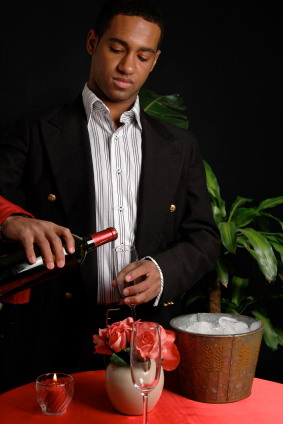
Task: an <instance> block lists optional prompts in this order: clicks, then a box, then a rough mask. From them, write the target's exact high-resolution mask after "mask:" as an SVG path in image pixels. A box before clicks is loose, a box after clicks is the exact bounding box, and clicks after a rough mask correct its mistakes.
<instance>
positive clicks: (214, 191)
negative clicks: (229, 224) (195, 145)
mask: <svg viewBox="0 0 283 424" xmlns="http://www.w3.org/2000/svg"><path fill="white" fill-rule="evenodd" d="M203 164H204V169H205V174H206V185H207V190H208V192H209V194H210V196H211V199H212V205H213V211H214V219H215V221H216V222H219V216H221V217H222V219H224V218H225V216H226V207H225V202H224V200H223V199H222V197H221V195H220V189H219V184H218V181H217V178H216V175H215V174H214V172H213V171H212V168H211V166H210V165H209V164H208V163H207V162H206V161H205V160H204V161H203ZM215 212H216V213H215Z"/></svg>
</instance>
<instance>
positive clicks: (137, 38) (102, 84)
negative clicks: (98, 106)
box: [87, 15, 160, 106]
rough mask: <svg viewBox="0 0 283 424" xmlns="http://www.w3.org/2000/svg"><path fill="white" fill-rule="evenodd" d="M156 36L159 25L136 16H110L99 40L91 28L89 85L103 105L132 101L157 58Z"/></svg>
mask: <svg viewBox="0 0 283 424" xmlns="http://www.w3.org/2000/svg"><path fill="white" fill-rule="evenodd" d="M159 39H160V28H159V26H158V25H156V24H154V23H152V22H148V21H145V20H144V19H142V18H140V17H137V16H126V15H116V16H114V18H113V19H112V21H111V24H110V26H109V28H108V29H107V31H106V32H105V33H104V34H103V36H102V37H101V38H100V39H98V38H97V36H96V34H95V32H94V31H93V30H91V31H90V32H89V34H88V38H87V50H88V52H89V53H90V54H91V55H92V62H91V70H90V76H89V82H88V86H89V88H90V89H91V90H92V91H93V92H94V93H95V94H96V95H97V96H98V97H99V98H100V99H101V100H103V101H104V102H106V104H107V103H108V104H109V103H112V102H114V103H117V102H124V103H125V105H126V106H128V105H130V104H132V103H133V102H134V101H135V98H136V96H137V94H138V91H139V89H140V87H141V86H142V85H143V84H144V82H145V81H146V79H147V77H148V75H149V73H150V72H151V71H152V69H153V68H154V66H155V63H156V61H157V59H158V56H159V54H160V50H157V46H158V43H159Z"/></svg>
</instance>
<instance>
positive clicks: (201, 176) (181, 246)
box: [151, 139, 220, 302]
mask: <svg viewBox="0 0 283 424" xmlns="http://www.w3.org/2000/svg"><path fill="white" fill-rule="evenodd" d="M188 156H189V161H188V173H187V175H186V177H185V184H184V186H185V189H184V191H183V192H182V196H178V197H177V198H176V199H175V200H176V201H175V203H176V205H177V209H178V205H179V204H180V202H182V204H183V210H184V215H183V217H182V219H181V220H180V225H179V227H178V230H177V232H178V236H177V237H176V238H175V241H173V242H171V243H170V244H169V245H167V246H166V248H165V249H161V251H159V252H155V253H154V254H152V255H151V256H152V257H153V258H154V259H155V260H156V261H157V263H158V264H159V266H160V268H161V270H162V272H163V276H164V289H163V294H162V297H161V301H162V302H168V301H170V300H172V299H174V298H175V297H177V296H178V295H180V294H181V293H184V292H185V291H187V290H188V289H189V288H191V287H192V286H193V285H194V284H195V283H196V282H198V281H200V280H201V279H202V278H203V277H205V275H207V274H208V273H209V272H211V271H212V270H213V268H214V265H215V262H216V260H217V257H218V254H219V251H220V237H219V231H218V228H217V225H216V223H215V221H214V218H213V214H212V208H211V202H210V199H209V195H208V191H207V186H206V177H205V171H204V166H203V160H202V157H201V154H200V152H199V148H198V143H197V140H196V139H195V140H194V142H193V147H192V150H191V152H190V155H188ZM180 197H181V199H180ZM172 216H173V214H172ZM168 230H169V228H167V231H168ZM165 233H166V232H165Z"/></svg>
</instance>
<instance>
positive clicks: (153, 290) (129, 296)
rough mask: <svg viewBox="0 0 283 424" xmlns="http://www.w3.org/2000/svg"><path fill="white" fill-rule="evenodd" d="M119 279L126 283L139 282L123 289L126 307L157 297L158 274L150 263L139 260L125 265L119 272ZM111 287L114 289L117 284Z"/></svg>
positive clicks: (159, 285) (159, 287) (158, 290)
mask: <svg viewBox="0 0 283 424" xmlns="http://www.w3.org/2000/svg"><path fill="white" fill-rule="evenodd" d="M119 279H120V280H122V279H124V281H127V282H130V281H134V280H137V281H140V282H138V283H136V284H135V285H134V286H129V287H127V288H126V289H124V291H123V295H124V296H126V298H125V299H124V303H125V304H126V305H129V304H139V303H145V302H149V301H150V300H151V299H154V298H155V297H156V296H158V294H159V293H160V290H161V280H160V273H159V271H158V269H157V267H156V265H155V264H154V262H152V261H147V260H141V261H137V262H133V263H131V264H129V265H127V266H126V267H125V268H124V269H123V270H122V271H120V272H119ZM112 285H113V286H114V287H115V286H116V285H117V282H116V281H114V282H113V283H112Z"/></svg>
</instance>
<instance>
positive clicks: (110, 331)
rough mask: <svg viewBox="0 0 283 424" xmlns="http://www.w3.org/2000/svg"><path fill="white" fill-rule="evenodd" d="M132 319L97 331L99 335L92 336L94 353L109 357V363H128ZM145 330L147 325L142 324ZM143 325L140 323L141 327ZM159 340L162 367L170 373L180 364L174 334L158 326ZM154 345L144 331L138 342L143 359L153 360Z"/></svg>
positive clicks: (153, 341)
mask: <svg viewBox="0 0 283 424" xmlns="http://www.w3.org/2000/svg"><path fill="white" fill-rule="evenodd" d="M139 321H140V320H138V321H134V320H133V318H130V317H129V318H126V319H124V320H123V321H119V322H115V323H114V324H112V325H109V326H108V327H107V328H103V329H99V334H98V335H97V334H96V335H94V336H93V341H94V344H95V353H100V354H104V355H110V358H109V359H110V361H112V362H114V363H116V364H117V365H127V364H129V362H130V355H129V353H130V341H131V333H132V326H133V323H134V322H139ZM144 324H145V328H147V327H148V323H144ZM142 325H143V323H141V326H142ZM160 338H161V356H162V367H163V368H164V369H165V370H166V371H172V370H174V369H175V368H177V366H178V364H179V362H180V355H179V352H178V349H177V346H176V345H175V343H174V341H175V333H174V332H173V331H170V330H165V329H164V328H163V327H162V326H161V325H160ZM155 349H156V343H155V340H153V339H152V338H150V337H148V334H146V330H145V333H144V337H141V338H140V340H139V350H140V354H141V357H142V358H143V359H146V358H153V357H154V355H155Z"/></svg>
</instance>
